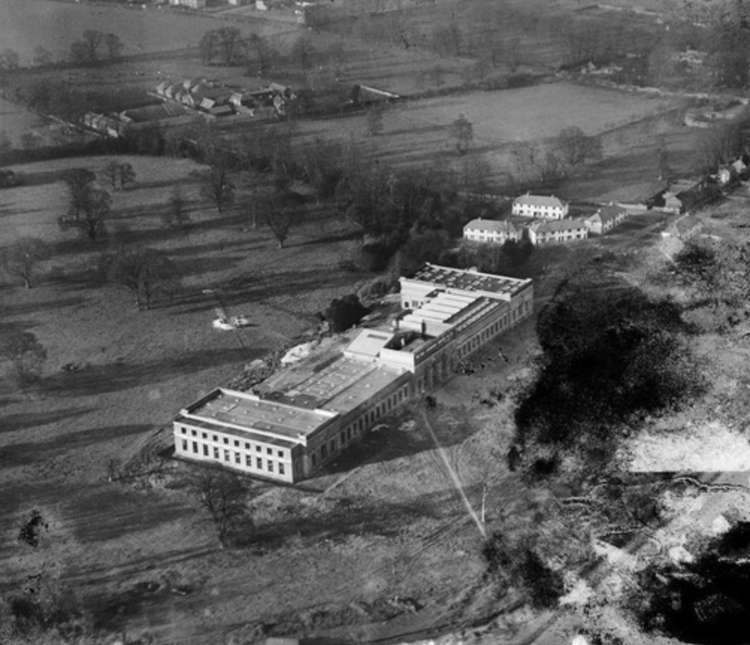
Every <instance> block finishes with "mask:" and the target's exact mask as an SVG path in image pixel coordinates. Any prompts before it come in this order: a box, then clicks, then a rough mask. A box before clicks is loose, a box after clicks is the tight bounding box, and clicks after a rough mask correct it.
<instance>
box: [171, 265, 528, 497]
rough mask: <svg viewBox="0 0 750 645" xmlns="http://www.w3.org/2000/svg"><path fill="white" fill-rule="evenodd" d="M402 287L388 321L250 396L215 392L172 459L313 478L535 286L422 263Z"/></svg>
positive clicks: (438, 376) (189, 421) (521, 310)
mask: <svg viewBox="0 0 750 645" xmlns="http://www.w3.org/2000/svg"><path fill="white" fill-rule="evenodd" d="M400 283H401V295H400V298H401V309H400V311H399V312H398V313H397V314H396V315H395V316H393V317H391V318H390V319H389V320H388V321H387V322H384V323H380V324H378V325H376V326H373V327H365V328H362V329H359V330H358V333H357V334H356V336H354V337H352V338H350V339H349V340H348V341H347V344H346V345H343V346H341V347H340V348H337V349H335V351H332V352H329V353H328V354H326V355H324V356H317V357H312V356H310V357H308V358H307V359H305V360H303V361H302V362H301V363H299V364H296V365H293V366H289V367H285V368H282V369H280V370H278V371H277V372H276V373H274V374H273V375H271V376H270V377H269V378H268V379H266V380H265V381H263V382H262V383H260V384H259V385H257V386H255V387H254V388H253V391H251V392H244V391H236V390H230V389H226V388H217V389H215V390H214V391H212V392H211V393H209V394H208V395H206V396H204V397H203V398H201V399H200V400H198V401H196V402H195V403H193V404H191V405H189V406H188V407H186V408H184V409H183V410H181V411H180V413H179V415H178V416H177V417H176V418H175V420H174V422H173V433H174V442H175V454H176V456H178V457H181V458H185V459H189V460H195V461H198V462H204V463H213V464H219V465H221V466H224V467H227V468H231V469H234V470H237V471H239V472H242V473H246V474H250V475H253V476H258V477H263V478H268V479H273V480H277V481H283V482H289V483H291V482H296V481H299V480H301V479H304V478H307V477H310V476H312V475H314V474H315V473H316V472H318V471H319V470H320V469H321V468H323V467H324V466H325V465H326V464H327V463H328V462H330V461H331V459H333V458H335V457H336V456H338V455H339V454H341V452H342V451H344V450H345V449H347V448H348V447H349V446H350V445H351V444H352V443H354V442H356V441H357V440H358V439H359V438H360V437H361V436H362V435H363V434H364V433H366V432H367V431H368V430H369V429H371V428H372V427H373V426H375V425H376V424H377V423H378V422H379V421H380V420H381V419H382V418H383V417H385V416H387V415H390V414H392V413H393V412H394V411H395V410H397V409H398V408H400V407H401V406H403V405H404V404H406V403H407V402H409V401H412V400H414V399H416V398H419V397H421V396H423V395H424V394H425V393H426V392H429V391H430V390H432V389H433V388H434V387H436V386H437V385H438V384H440V383H441V382H443V381H445V380H447V379H448V378H450V376H451V375H452V373H453V372H454V370H455V369H456V368H457V367H459V366H460V364H461V362H462V361H463V360H464V359H465V358H466V357H468V356H469V355H470V354H473V353H474V352H476V351H477V350H478V349H479V348H480V347H482V346H483V345H485V344H486V343H487V342H489V341H490V340H492V339H493V338H494V337H496V336H498V335H499V334H502V333H503V332H504V331H506V330H507V329H509V328H511V327H513V326H514V325H516V324H518V322H519V321H521V320H523V319H524V318H526V317H528V316H530V315H531V313H532V310H533V285H532V282H531V280H519V279H515V278H508V277H503V276H497V275H490V274H485V273H479V272H476V271H471V270H462V269H454V268H449V267H443V266H438V265H434V264H426V265H424V266H423V267H422V268H421V269H420V270H419V271H418V272H417V273H416V274H415V275H414V276H413V277H412V278H401V279H400Z"/></svg>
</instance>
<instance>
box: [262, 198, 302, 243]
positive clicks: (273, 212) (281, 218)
mask: <svg viewBox="0 0 750 645" xmlns="http://www.w3.org/2000/svg"><path fill="white" fill-rule="evenodd" d="M296 217H297V214H296V213H295V211H294V208H293V207H292V206H291V205H288V204H284V203H282V202H280V201H278V200H274V199H271V200H269V201H268V203H267V204H265V207H264V208H263V219H264V220H265V222H266V226H268V228H270V229H271V232H272V233H273V236H274V237H275V238H276V242H277V243H278V247H279V248H280V249H283V248H284V242H286V239H287V237H289V231H290V230H291V229H292V226H293V225H294V224H295V221H296Z"/></svg>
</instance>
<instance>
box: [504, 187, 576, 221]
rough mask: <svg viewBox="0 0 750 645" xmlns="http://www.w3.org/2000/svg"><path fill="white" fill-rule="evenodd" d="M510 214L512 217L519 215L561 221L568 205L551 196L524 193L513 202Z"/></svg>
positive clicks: (565, 214)
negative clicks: (511, 213)
mask: <svg viewBox="0 0 750 645" xmlns="http://www.w3.org/2000/svg"><path fill="white" fill-rule="evenodd" d="M512 212H513V215H520V216H521V217H541V218H543V219H563V218H564V217H566V216H567V214H568V204H567V203H566V202H564V201H562V200H561V199H558V198H557V197H554V196H553V195H532V194H530V193H526V194H525V195H521V196H520V197H516V198H515V199H514V200H513V210H512Z"/></svg>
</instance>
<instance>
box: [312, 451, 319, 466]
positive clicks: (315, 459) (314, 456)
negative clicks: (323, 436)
mask: <svg viewBox="0 0 750 645" xmlns="http://www.w3.org/2000/svg"><path fill="white" fill-rule="evenodd" d="M317 463H318V456H317V455H316V454H314V453H313V456H312V464H313V466H315V465H317Z"/></svg>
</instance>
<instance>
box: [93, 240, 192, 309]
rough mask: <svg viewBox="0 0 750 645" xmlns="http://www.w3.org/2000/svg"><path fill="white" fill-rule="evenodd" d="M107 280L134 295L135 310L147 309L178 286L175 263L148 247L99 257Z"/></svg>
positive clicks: (125, 248) (128, 249)
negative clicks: (158, 298)
mask: <svg viewBox="0 0 750 645" xmlns="http://www.w3.org/2000/svg"><path fill="white" fill-rule="evenodd" d="M102 269H103V271H104V275H105V277H106V279H107V280H109V281H110V282H113V283H116V284H119V285H122V286H123V287H125V288H126V289H128V290H130V291H131V292H132V293H133V294H134V295H135V302H136V306H137V307H138V309H150V308H151V305H152V304H153V302H154V299H155V298H156V297H157V296H159V295H162V294H165V293H169V292H170V291H173V290H174V289H175V288H176V287H177V283H178V273H177V267H176V266H175V265H174V263H173V262H172V261H171V260H170V259H169V258H168V257H167V256H166V255H164V254H163V253H162V252H161V251H157V250H155V249H150V248H140V247H136V248H127V247H125V246H120V248H118V249H117V251H115V253H113V254H111V255H106V256H104V257H103V258H102Z"/></svg>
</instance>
